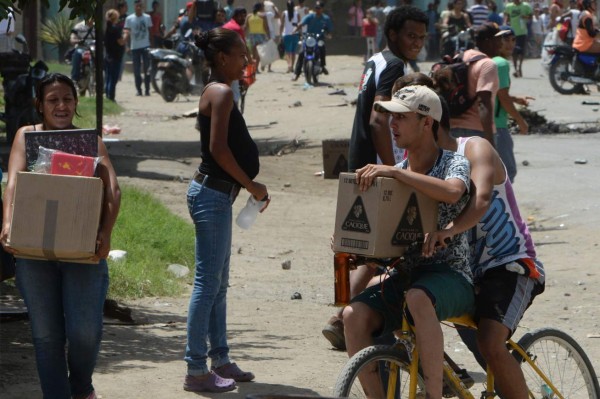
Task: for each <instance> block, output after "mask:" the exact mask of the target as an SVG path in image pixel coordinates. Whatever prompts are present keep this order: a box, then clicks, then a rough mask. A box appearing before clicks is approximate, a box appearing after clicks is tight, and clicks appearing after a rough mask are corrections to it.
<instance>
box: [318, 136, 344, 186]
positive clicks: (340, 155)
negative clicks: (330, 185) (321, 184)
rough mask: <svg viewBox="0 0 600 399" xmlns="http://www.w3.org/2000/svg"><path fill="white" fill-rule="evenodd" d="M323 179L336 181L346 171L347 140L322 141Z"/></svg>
mask: <svg viewBox="0 0 600 399" xmlns="http://www.w3.org/2000/svg"><path fill="white" fill-rule="evenodd" d="M322 147H323V178H325V179H337V178H338V177H339V175H340V173H342V172H347V171H348V150H349V149H350V140H349V139H337V140H323V141H322Z"/></svg>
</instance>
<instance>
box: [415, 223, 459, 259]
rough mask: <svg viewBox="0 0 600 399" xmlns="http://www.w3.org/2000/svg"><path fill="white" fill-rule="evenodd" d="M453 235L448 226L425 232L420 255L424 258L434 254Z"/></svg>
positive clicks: (444, 245)
mask: <svg viewBox="0 0 600 399" xmlns="http://www.w3.org/2000/svg"><path fill="white" fill-rule="evenodd" d="M453 236H454V234H453V233H452V229H450V228H445V229H443V230H438V231H434V232H432V233H427V234H425V241H424V242H423V251H422V255H423V256H424V257H426V258H431V257H432V256H433V255H435V252H436V250H438V249H444V248H446V247H447V246H448V243H449V242H450V239H451V238H452V237H453Z"/></svg>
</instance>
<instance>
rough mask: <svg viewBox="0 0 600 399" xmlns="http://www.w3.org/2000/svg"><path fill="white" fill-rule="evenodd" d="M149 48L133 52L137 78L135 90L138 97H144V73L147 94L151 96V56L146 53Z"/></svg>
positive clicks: (134, 71)
mask: <svg viewBox="0 0 600 399" xmlns="http://www.w3.org/2000/svg"><path fill="white" fill-rule="evenodd" d="M147 48H148V47H144V48H137V49H135V50H131V57H132V58H133V76H134V78H135V89H136V90H137V95H138V96H141V95H142V73H143V81H144V89H145V94H146V95H147V96H149V95H150V74H149V73H148V71H149V69H150V55H149V54H148V52H147V51H146V49H147Z"/></svg>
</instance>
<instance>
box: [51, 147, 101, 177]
mask: <svg viewBox="0 0 600 399" xmlns="http://www.w3.org/2000/svg"><path fill="white" fill-rule="evenodd" d="M94 168H95V165H94V157H85V156H83V155H74V154H68V153H66V152H59V151H57V152H55V153H53V154H52V158H51V161H50V173H51V174H53V175H70V176H87V177H93V176H94Z"/></svg>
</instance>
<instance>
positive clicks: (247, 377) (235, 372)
mask: <svg viewBox="0 0 600 399" xmlns="http://www.w3.org/2000/svg"><path fill="white" fill-rule="evenodd" d="M212 371H214V372H215V373H217V374H218V375H220V376H221V377H223V378H232V379H234V380H235V381H236V382H248V381H252V380H253V379H254V374H252V373H251V372H249V371H242V370H241V369H240V368H239V367H238V365H237V364H235V363H227V364H224V365H223V366H221V367H217V368H213V369H212Z"/></svg>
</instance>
